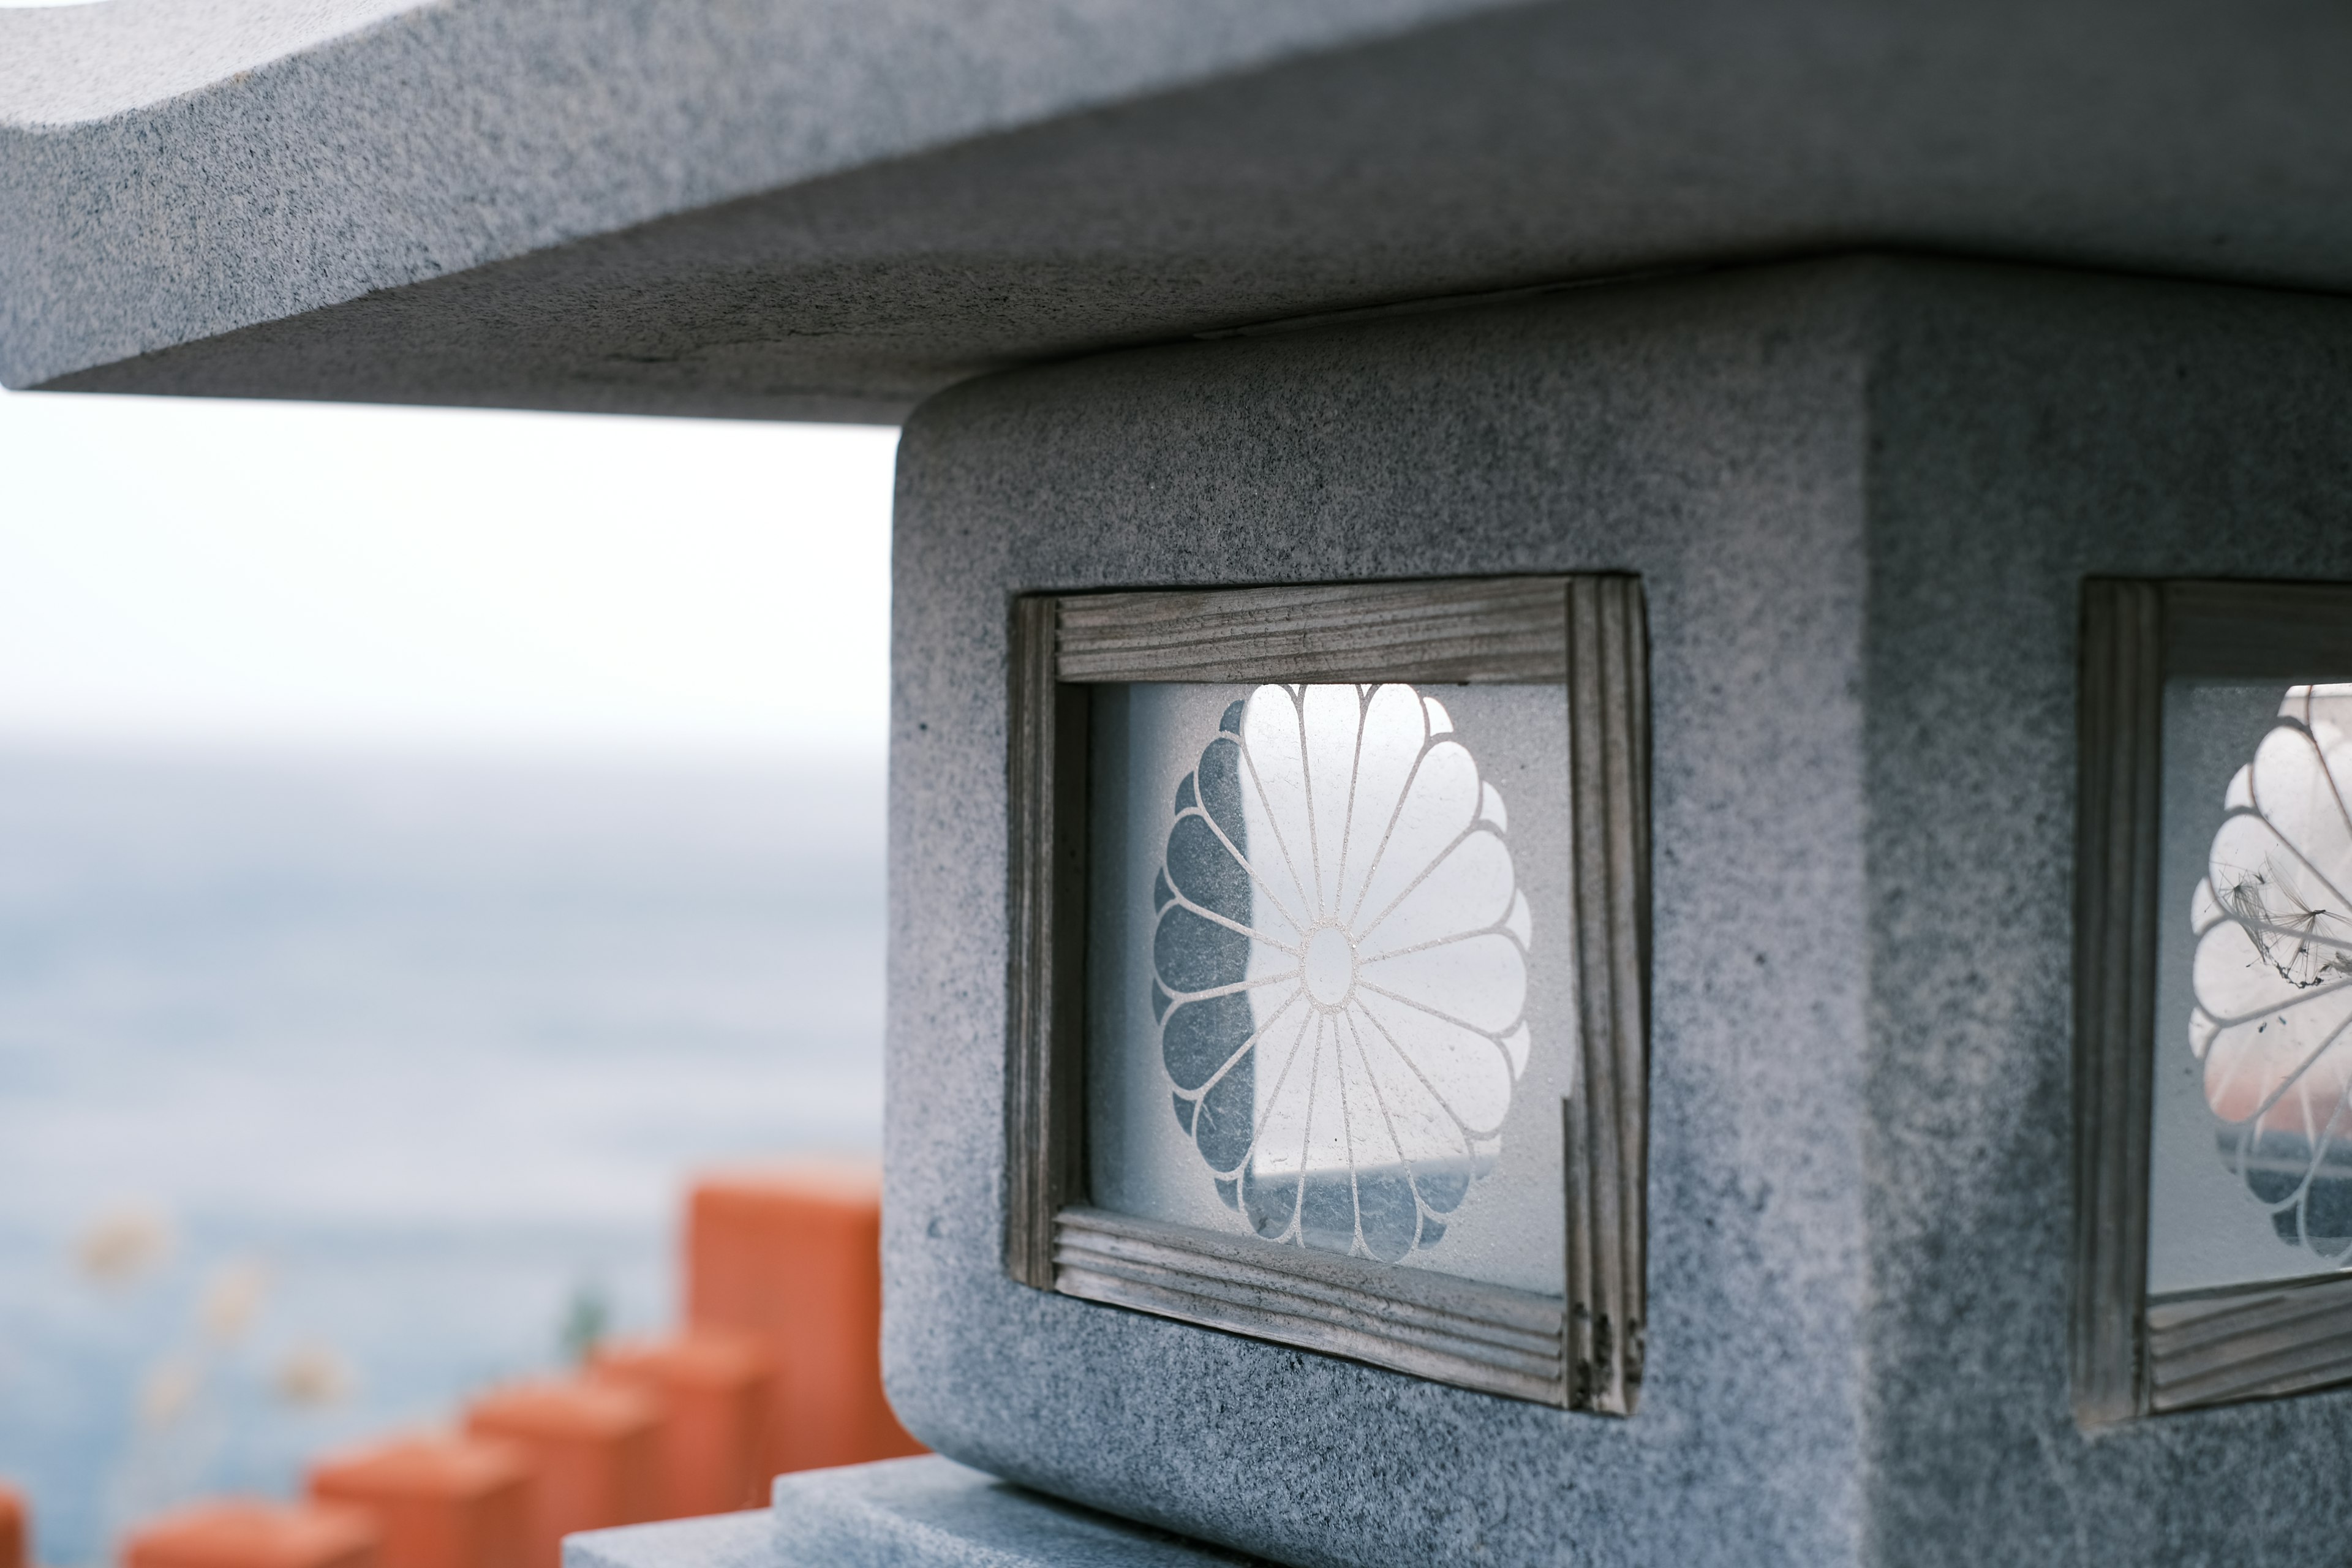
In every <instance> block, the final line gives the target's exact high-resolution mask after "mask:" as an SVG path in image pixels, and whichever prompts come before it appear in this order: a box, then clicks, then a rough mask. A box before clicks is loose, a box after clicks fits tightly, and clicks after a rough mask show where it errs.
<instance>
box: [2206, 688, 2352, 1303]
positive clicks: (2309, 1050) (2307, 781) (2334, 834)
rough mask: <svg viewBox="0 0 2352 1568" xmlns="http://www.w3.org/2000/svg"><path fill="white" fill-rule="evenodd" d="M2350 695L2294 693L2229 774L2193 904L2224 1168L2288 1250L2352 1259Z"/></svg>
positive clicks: (2209, 1082)
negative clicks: (2223, 812)
mask: <svg viewBox="0 0 2352 1568" xmlns="http://www.w3.org/2000/svg"><path fill="white" fill-rule="evenodd" d="M2347 786H2352V686H2298V687H2294V688H2291V689H2289V690H2288V692H2287V694H2286V699H2285V700H2284V702H2283V703H2281V704H2280V708H2279V717H2278V721H2277V722H2276V724H2275V725H2273V728H2272V729H2271V730H2270V731H2269V732H2268V733H2267V734H2265V735H2264V736H2263V739H2262V742H2260V744H2259V745H2258V746H2257V747H2256V748H2255V751H2254V757H2253V761H2252V762H2251V763H2247V764H2246V765H2245V766H2244V767H2242V768H2240V769H2239V770H2238V772H2237V774H2236V775H2235V776H2234V777H2233V778H2231V781H2230V784H2229V790H2228V794H2227V796H2226V802H2225V804H2226V807H2227V810H2228V813H2229V815H2228V816H2225V817H2224V818H2223V819H2222V823H2221V828H2220V829H2219V830H2218V831H2217V832H2216V833H2215V834H2214V836H2213V845H2212V850H2211V853H2210V857H2209V864H2208V868H2207V872H2206V876H2205V879H2203V880H2202V881H2200V883H2199V884H2198V886H2197V889H2196V891H2195V893H2194V895H2193V896H2192V899H2191V904H2190V910H2189V920H2190V923H2191V926H2192V929H2193V930H2194V931H2196V932H2197V939H2198V940H2197V949H2196V956H2195V960H2194V963H2195V973H2194V984H2195V989H2196V1005H2195V1007H2194V1008H2193V1009H2192V1010H2191V1012H2190V1015H2189V1048H2190V1049H2191V1050H2193V1051H2195V1052H2196V1054H2197V1056H2198V1058H2199V1059H2200V1061H2201V1062H2202V1063H2203V1064H2204V1087H2205V1100H2206V1103H2207V1104H2208V1105H2209V1106H2210V1107H2211V1108H2212V1110H2213V1113H2214V1115H2215V1116H2216V1117H2217V1118H2219V1119H2220V1125H2219V1127H2218V1128H2217V1130H2216V1131H2217V1137H2218V1139H2219V1142H2220V1145H2221V1157H2222V1159H2223V1161H2224V1162H2225V1163H2227V1164H2228V1166H2229V1167H2230V1169H2231V1171H2232V1172H2233V1173H2236V1174H2237V1175H2238V1176H2239V1177H2240V1178H2241V1179H2242V1180H2243V1181H2244V1183H2245V1184H2246V1187H2247V1190H2248V1191H2250V1192H2251V1193H2252V1194H2253V1195H2254V1196H2255V1198H2257V1199H2258V1200H2260V1201H2261V1202H2262V1203H2263V1205H2265V1206H2267V1207H2268V1208H2269V1209H2270V1211H2271V1222H2272V1224H2273V1226H2274V1227H2275V1228H2276V1230H2277V1232H2278V1235H2279V1237H2280V1238H2281V1239H2282V1240H2284V1241H2286V1242H2289V1243H2291V1244H2294V1245H2299V1246H2303V1247H2309V1248H2310V1249H2311V1250H2312V1251H2313V1252H2315V1253H2316V1254H2318V1255H2319V1256H2321V1257H2323V1258H2331V1259H2341V1258H2343V1257H2344V1255H2345V1254H2346V1252H2347V1250H2352V898H2347V896H2346V889H2352V809H2347V800H2352V795H2348V794H2347Z"/></svg>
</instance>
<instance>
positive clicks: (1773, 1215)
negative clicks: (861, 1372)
mask: <svg viewBox="0 0 2352 1568" xmlns="http://www.w3.org/2000/svg"><path fill="white" fill-rule="evenodd" d="M1874 276H1875V273H1874V272H1873V271H1872V270H1871V269H1869V268H1851V267H1849V268H1795V269H1789V270H1780V271H1772V272H1766V273H1755V274H1748V275H1743V276H1738V277H1726V278H1723V279H1712V280H1706V281H1697V282H1691V283H1685V284H1676V285H1672V286H1655V287H1644V288H1638V289H1636V288H1621V289H1592V290H1588V291H1585V292H1582V293H1580V294H1571V295H1565V296H1557V297H1553V298H1552V299H1550V300H1547V301H1543V302H1537V303H1530V304H1526V305H1521V306H1516V307H1511V308H1502V309H1489V310H1475V311H1457V312H1441V313H1434V314H1427V315H1420V316H1413V317H1407V318H1402V319H1396V320H1391V321H1383V322H1379V323H1373V324H1368V325H1361V326H1351V327H1344V328H1333V329H1328V330H1314V331H1297V332H1292V333H1285V334H1279V335H1274V336H1267V337H1261V338H1251V339H1236V340H1226V341H1221V342H1213V343H1202V344H1198V345H1193V346H1187V347H1179V348H1170V349H1162V350H1152V351H1146V352H1142V353H1132V354H1124V355H1119V356H1116V357H1109V358H1105V359H1102V360H1098V361H1093V362H1087V363H1075V364H1070V365H1066V366H1062V367H1059V368H1056V369H1053V370H1045V371H1037V372H1025V373H1020V374H1013V375H1008V376H1004V377H1001V378H993V379H990V380H987V381H982V382H976V383H973V384H971V385H969V386H967V387H964V388H961V389H960V390H957V391H954V392H950V393H949V394H947V395H944V396H943V397H941V398H940V399H939V400H938V401H936V402H934V403H932V404H930V405H928V406H927V407H926V408H925V409H923V410H922V411H921V412H920V413H919V414H918V415H917V416H916V417H915V419H914V421H913V422H912V423H911V424H910V425H909V426H908V431H907V434H906V437H905V438H904V441H903V444H902V446H901V448H900V454H901V455H900V459H899V462H900V468H899V481H898V482H899V492H898V531H897V542H896V546H895V563H894V572H895V574H896V584H897V595H898V597H897V601H896V605H897V607H896V612H895V618H896V630H895V634H894V635H895V638H896V642H895V652H894V657H893V682H894V715H893V741H892V744H893V748H894V750H893V759H892V779H893V783H892V791H893V795H892V812H891V819H892V828H891V833H892V841H891V865H892V872H891V875H892V889H891V900H892V905H891V907H892V911H893V912H892V930H891V943H892V949H891V981H890V986H891V995H890V1026H889V1111H888V1123H887V1138H888V1144H887V1172H888V1175H887V1181H888V1195H887V1207H886V1234H885V1248H886V1260H887V1279H888V1283H889V1296H888V1306H887V1317H886V1331H885V1342H886V1347H887V1367H888V1375H889V1381H890V1388H891V1393H892V1397H893V1399H894V1401H895V1402H896V1404H897V1405H898V1410H899V1412H900V1414H901V1415H902V1416H903V1417H904V1418H905V1419H906V1420H907V1422H908V1425H909V1426H911V1427H912V1428H913V1429H914V1430H915V1431H916V1432H917V1433H918V1434H919V1435H920V1436H922V1437H923V1438H924V1439H925V1440H926V1441H927V1442H929V1443H930V1444H931V1445H933V1446H934V1447H938V1448H939V1449H940V1451H941V1452H943V1453H946V1454H948V1455H950V1456H952V1457H954V1458H958V1459H961V1460H964V1461H966V1462H968V1463H971V1464H973V1465H977V1466H981V1467H983V1468H988V1469H990V1470H992V1471H995V1472H997V1473H1000V1474H1003V1475H1005V1476H1007V1477H1010V1478H1012V1479H1016V1480H1020V1481H1023V1482H1025V1483H1029V1484H1032V1485H1034V1486H1036V1487H1037V1488H1039V1489H1044V1490H1048V1491H1053V1492H1056V1493H1059V1494H1061V1495H1063V1496H1066V1497H1069V1498H1073V1499H1075V1500H1080V1501H1083V1502H1086V1503H1088V1504H1091V1505H1093V1506H1096V1507H1099V1508H1103V1509H1106V1510H1111V1511H1114V1512H1118V1513H1123V1514H1128V1515H1131V1516H1134V1517H1138V1518H1141V1519H1144V1520H1148V1521H1152V1522H1155V1523H1159V1524H1161V1525H1164V1526H1166V1527H1168V1528H1171V1529H1175V1530H1179V1531H1185V1532H1187V1533H1190V1534H1194V1535H1199V1536H1202V1537H1204V1538H1206V1539H1210V1540H1213V1541H1217V1542H1224V1543H1226V1544H1229V1545H1232V1546H1234V1547H1237V1548H1240V1549H1243V1550H1246V1551H1252V1552H1260V1553H1263V1554H1265V1555H1267V1556H1271V1557H1275V1558H1276V1559H1279V1560H1282V1561H1284V1562H1288V1563H1318V1564H1320V1563H1333V1564H1337V1563H1349V1564H1360V1565H1364V1568H1370V1565H1374V1564H1381V1565H1387V1564H1398V1565H1402V1564H1423V1563H1438V1562H1465V1561H1478V1562H1493V1563H1555V1562H1587V1563H1632V1562H1640V1563H1680V1564H1703V1563H1740V1564H1757V1563H1837V1562H1850V1561H1852V1560H1853V1558H1854V1556H1855V1554H1856V1552H1858V1550H1859V1544H1858V1543H1859V1540H1860V1534H1861V1531H1862V1528H1863V1521H1864V1512H1863V1506H1862V1468H1863V1462H1864V1447H1863V1427H1862V1410H1863V1405H1864V1391H1863V1387H1862V1370H1863V1363H1862V1361H1861V1358H1860V1356H1859V1354H1858V1346H1859V1344H1860V1343H1861V1341H1862V1334H1863V1311H1864V1302H1865V1300H1866V1296H1865V1289H1866V1275H1865V1258H1866V1252H1865V1247H1864V1188H1865V1183H1864V1171H1863V1165H1862V1160H1863V1142H1862V1139H1861V1129H1862V1123H1863V1118H1864V1099H1863V1096H1864V1087H1865V1083H1866V1077H1865V1067H1866V1045H1867V1036H1866V1026H1865V1016H1866V1003H1867V997H1866V983H1867V975H1868V970H1867V955H1868V941H1867V930H1866V926H1865V921H1864V916H1865V910H1866V899H1865V896H1864V894H1865V884H1864V838H1863V822H1864V800H1863V784H1864V765H1863V762H1864V760H1863V710H1862V697H1863V687H1864V665H1863V648H1862V638H1863V613H1864V605H1863V598H1862V595H1863V589H1864V567H1865V540H1864V526H1863V516H1864V510H1863V509H1864V473H1863V466H1862V454H1863V451H1864V430H1863V424H1862V420H1863V411H1864V368H1865V361H1864V353H1863V346H1864V345H1863V335H1862V334H1863V331H1864V324H1865V321H1866V318H1867V310H1866V307H1867V302H1868V300H1870V299H1871V298H1872V297H1873V295H1872V286H1871V282H1870V279H1872V278H1873V277H1874ZM1578 570H1611V571H1633V572H1638V573H1640V574H1642V576H1643V584H1644V587H1645V590H1646V592H1647V595H1648V601H1649V610H1650V616H1651V637H1652V646H1653V649H1654V653H1653V658H1652V668H1651V685H1652V689H1653V691H1654V694H1655V712H1656V726H1655V734H1656V744H1655V763H1654V766H1655V786H1654V809H1655V819H1656V828H1655V837H1656V842H1657V846H1658V850H1657V855H1656V865H1655V881H1654V887H1655V900H1656V923H1655V930H1656V939H1655V940H1656V972H1657V984H1656V986H1655V1012H1656V1035H1655V1065H1654V1075H1653V1097H1654V1105H1655V1107H1656V1110H1655V1112H1654V1117H1653V1120H1652V1123H1651V1149H1652V1170H1653V1183H1652V1194H1651V1204H1652V1214H1653V1215H1654V1225H1653V1230H1652V1242H1651V1258H1652V1259H1653V1264H1652V1268H1653V1278H1652V1285H1651V1297H1650V1299H1651V1307H1652V1316H1651V1322H1650V1331H1649V1347H1650V1363H1649V1364H1650V1377H1649V1382H1648V1384H1647V1386H1646V1388H1645V1389H1644V1391H1643V1404H1642V1410H1641V1414H1640V1415H1639V1416H1638V1417H1637V1418H1635V1419H1633V1420H1630V1421H1615V1420H1610V1419H1607V1418H1603V1417H1597V1416H1590V1415H1570V1414H1567V1413H1565V1412H1562V1411H1559V1410H1557V1409H1552V1408H1547V1407H1544V1406H1539V1405H1528V1404H1521V1403H1517V1402H1513V1401H1510V1400H1505V1399H1498V1398H1493V1397H1489V1396H1486V1395H1483V1394H1471V1393H1466V1392H1464V1391H1461V1390H1458V1389H1453V1388H1447V1387H1443V1386H1440V1385H1438V1384H1430V1383H1423V1382H1419V1381H1416V1380H1414V1379H1412V1378H1409V1377H1404V1376H1401V1375H1398V1374H1395V1373H1386V1372H1381V1371H1376V1370H1373V1369H1371V1368H1369V1367H1364V1366H1360V1365H1357V1364H1354V1363H1348V1362H1343V1361H1337V1360H1331V1359H1327V1358H1324V1357H1320V1356H1316V1355H1311V1354H1306V1353H1302V1352H1293V1351H1289V1350H1285V1349H1281V1348H1278V1347H1276V1346H1272V1345H1267V1344H1263V1343H1258V1342H1252V1341H1249V1340H1245V1339H1241V1338H1237V1337H1234V1336H1230V1335H1225V1334H1220V1333H1214V1332H1210V1331H1202V1330H1199V1329H1194V1328H1190V1327H1186V1326H1182V1325H1180V1324H1176V1323H1173V1322H1169V1321H1162V1320H1160V1319H1156V1318H1151V1317H1148V1316H1144V1315H1141V1314H1138V1313H1132V1312H1127V1311H1122V1310H1117V1309H1114V1308H1108V1307H1103V1306H1097V1305H1094V1304H1091V1303H1087V1302H1083V1301H1078V1300H1072V1299H1069V1298H1065V1297H1059V1296H1054V1295H1049V1294H1046V1293H1043V1292H1039V1291H1035V1290H1030V1289H1024V1288H1022V1287H1020V1286H1017V1285H1014V1284H1013V1283H1012V1282H1011V1281H1010V1280H1008V1279H1005V1278H1004V1276H1003V1269H1002V1267H1001V1264H1000V1262H999V1259H1000V1257H1001V1248H1002V1231H1001V1224H1000V1213H999V1205H1000V1204H1001V1202H1002V1196H1001V1194H1002V1174H1003V1153H1002V1149H1003V1142H1002V1141H1003V1131H1002V1127H1003V1123H1002V1105H1003V1032H1004V1018H1005V991H1004V963H1005V945H1004V913H1003V911H1004V907H1005V905H1004V900H1005V837H1004V833H1005V799H1004V782H1003V781H1004V769H1005V752H1004V746H1005V731H1004V692H1005V679H1006V677H1005V668H1006V667H1005V635H1006V634H1005V628H1006V626H1007V623H1008V616H1009V613H1010V611H1009V601H1010V597H1011V595H1013V594H1016V593H1020V592H1024V591H1028V590H1037V589H1077V588H1092V587H1101V586H1108V585H1112V584H1122V585H1133V584H1175V583H1182V584H1207V583H1251V582H1295V581H1301V580H1315V579H1324V578H1364V577H1395V576H1421V575H1448V574H1472V573H1498V572H1557V571H1578Z"/></svg>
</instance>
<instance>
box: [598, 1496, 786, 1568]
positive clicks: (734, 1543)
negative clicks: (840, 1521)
mask: <svg viewBox="0 0 2352 1568" xmlns="http://www.w3.org/2000/svg"><path fill="white" fill-rule="evenodd" d="M563 1568H799V1563H798V1562H797V1561H796V1560H793V1559H790V1558H786V1557H782V1556H780V1555H779V1554H778V1552H777V1549H776V1524H775V1517H774V1515H773V1514H772V1513H771V1512H770V1511H769V1510H766V1509H763V1508H762V1509H753V1510H749V1511H747V1512H744V1513H720V1514H712V1515H709V1517H707V1518H703V1519H678V1520H670V1521H667V1522H664V1523H661V1524H633V1525H629V1526H627V1527H625V1528H624V1529H620V1530H591V1531H584V1532H583V1533H581V1534H578V1535H567V1536H565V1537H564V1538H563Z"/></svg>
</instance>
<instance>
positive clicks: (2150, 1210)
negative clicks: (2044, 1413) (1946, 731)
mask: <svg viewBox="0 0 2352 1568" xmlns="http://www.w3.org/2000/svg"><path fill="white" fill-rule="evenodd" d="M2083 726H2084V780H2083V826H2084V840H2083V864H2082V878H2083V881H2082V898H2081V905H2082V908H2081V912H2082V917H2083V918H2082V921H2081V928H2080V931H2079V933H2078V940H2079V941H2080V943H2081V947H2080V956H2079V959H2078V964H2077V970H2078V974H2077V994H2078V1008H2079V1009H2080V1011H2079V1013H2078V1020H2077V1035H2078V1050H2079V1056H2078V1093H2077V1107H2076V1110H2077V1127H2078V1138H2079V1142H2078V1150H2077V1181H2078V1205H2079V1210H2080V1212H2079V1213H2078V1234H2079V1235H2080V1237H2081V1243H2080V1250H2081V1254H2082V1269H2083V1272H2082V1276H2081V1280H2080V1284H2079V1286H2078V1289H2077V1303H2076V1305H2077V1312H2076V1330H2077V1334H2076V1339H2077V1343H2076V1396H2077V1404H2078V1407H2079V1408H2081V1409H2082V1411H2083V1414H2084V1417H2085V1418H2086V1419H2090V1420H2112V1419H2116V1418H2118V1417H2121V1416H2127V1415H2146V1414H2155V1413H2159V1412H2163V1411H2167V1410H2178V1409H2186V1408H2190V1407H2194V1406H2199V1405H2216V1404H2224V1403H2229V1402H2232V1401H2236V1400H2242V1399H2255V1398H2271V1397H2277V1396H2280V1395H2284V1394H2297V1393H2302V1392H2305V1391H2306V1390H2310V1389H2315V1388H2320V1387H2326V1386H2329V1385H2332V1384H2342V1383H2346V1382H2352V1342H2346V1341H2345V1340H2344V1339H2343V1337H2342V1334H2341V1330H2340V1327H2339V1326H2338V1325H2340V1323H2341V1321H2342V1317H2343V1313H2344V1311H2345V1310H2346V1309H2347V1307H2352V897H2347V893H2352V588H2336V587H2318V586H2312V585H2305V584H2232V583H2203V584H2200V583H2170V584H2149V583H2094V584H2091V585H2090V587H2089V589H2088V593H2087V599H2086V605H2085V619H2084V693H2083Z"/></svg>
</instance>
